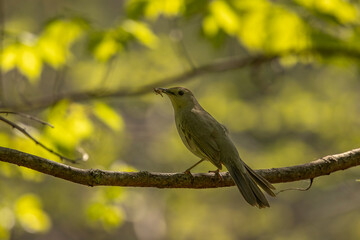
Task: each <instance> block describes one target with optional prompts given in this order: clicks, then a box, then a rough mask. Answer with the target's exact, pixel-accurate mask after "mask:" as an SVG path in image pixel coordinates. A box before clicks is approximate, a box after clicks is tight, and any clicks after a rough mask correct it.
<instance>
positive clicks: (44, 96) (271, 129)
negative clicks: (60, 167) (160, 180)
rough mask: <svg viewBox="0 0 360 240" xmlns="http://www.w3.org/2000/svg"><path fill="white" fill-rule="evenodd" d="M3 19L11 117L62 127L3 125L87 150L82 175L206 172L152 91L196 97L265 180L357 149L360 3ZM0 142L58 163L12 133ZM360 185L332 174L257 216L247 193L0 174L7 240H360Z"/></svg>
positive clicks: (153, 3)
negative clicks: (180, 89)
mask: <svg viewBox="0 0 360 240" xmlns="http://www.w3.org/2000/svg"><path fill="white" fill-rule="evenodd" d="M0 21H1V35H0V37H1V44H0V50H1V53H0V54H1V55H0V59H1V62H0V64H1V71H2V73H1V81H0V86H1V92H0V101H1V102H0V107H1V109H3V110H11V111H21V112H24V113H28V114H31V115H34V116H37V117H39V118H41V119H43V120H45V121H48V122H50V123H51V124H52V125H54V126H55V128H49V127H46V126H42V125H40V124H38V123H36V122H33V121H31V120H29V119H24V118H21V117H19V116H16V115H15V116H10V115H3V116H4V117H6V118H8V119H10V120H12V121H14V122H16V123H18V124H20V125H21V126H23V127H25V128H26V130H27V131H28V132H29V133H31V134H32V135H33V136H34V137H36V138H37V139H38V140H40V141H41V142H42V143H44V144H45V145H46V146H49V147H51V148H53V149H55V150H56V151H59V152H61V153H62V154H64V155H66V156H69V157H72V158H75V157H77V156H78V151H80V152H84V151H85V152H86V153H87V154H89V160H88V161H87V162H82V163H80V164H77V165H76V166H77V167H81V168H99V169H106V170H119V171H137V170H146V171H154V172H181V171H184V170H185V169H186V168H187V167H189V166H190V165H192V164H193V163H195V161H197V160H198V159H196V157H195V156H193V155H192V154H191V153H190V152H189V151H188V150H187V149H186V148H185V146H183V144H182V143H181V140H180V138H179V137H178V134H177V132H176V128H175V125H174V120H173V110H172V107H171V104H170V101H169V100H168V99H167V98H161V97H160V96H158V95H155V94H153V92H152V89H151V87H150V86H152V85H151V84H154V83H158V84H159V85H158V87H170V86H184V87H187V88H189V89H191V90H192V91H193V92H194V94H195V96H196V97H197V98H198V100H199V102H200V103H201V104H202V106H203V107H204V108H205V109H206V110H207V111H208V112H210V113H211V114H212V115H213V116H214V117H215V118H216V119H217V120H218V121H220V122H221V123H223V124H224V125H226V126H227V127H228V129H229V130H230V132H231V136H232V138H233V140H234V142H235V143H236V145H237V148H238V150H239V152H240V155H241V156H242V158H243V159H244V160H245V161H246V162H247V163H248V164H249V165H250V166H251V167H252V168H254V169H257V168H272V167H284V166H291V165H295V164H302V163H306V162H309V161H312V160H315V159H317V158H320V157H323V156H326V155H330V154H335V153H341V152H345V151H348V150H351V149H354V148H358V147H359V145H360V144H359V143H360V94H359V93H360V80H359V76H360V73H359V63H360V61H359V60H360V42H359V40H360V4H359V2H358V1H357V0H292V1H286V0H275V1H269V0H252V1H245V0H213V1H207V0H129V1H116V0H104V1H97V0H87V1H85V0H80V1H69V0H65V1H64V0H61V1H58V0H52V1H48V0H32V1H24V0H0ZM254 57H258V59H260V60H259V61H248V62H249V63H248V64H245V65H243V66H241V65H239V66H235V67H232V68H231V69H230V67H229V66H230V65H231V63H232V59H245V60H246V59H252V58H254ZM224 61H225V62H227V64H225V66H227V67H229V70H227V71H221V70H219V69H217V67H216V66H218V64H221V63H224ZM207 64H213V65H211V67H209V68H207V69H205V70H202V71H197V72H196V69H198V68H199V67H201V66H204V65H207ZM191 71H195V74H193V76H192V77H185V78H182V79H180V80H179V81H177V82H169V81H170V80H171V79H172V78H174V77H176V76H181V75H183V74H184V73H186V72H191ZM89 92H90V93H91V94H88V93H89ZM115 93H118V94H117V95H116V94H115ZM134 93H137V94H134ZM109 95H112V97H109ZM114 95H116V96H114ZM0 144H1V146H3V147H9V148H14V149H17V150H20V151H24V152H28V153H32V154H35V155H38V156H42V157H45V158H48V159H51V160H54V161H60V160H59V159H58V158H57V157H56V156H54V155H51V154H50V153H48V152H46V151H45V150H43V149H42V148H40V147H39V146H36V145H35V144H34V142H32V141H31V140H29V139H28V138H26V137H24V136H23V135H22V134H21V133H19V132H17V131H16V130H15V129H12V128H11V127H10V126H8V125H6V124H5V123H1V124H0ZM208 170H214V167H213V166H212V165H211V164H210V163H203V164H201V165H199V166H198V167H197V168H196V169H195V172H207V171H208ZM359 178H360V175H359V170H358V169H357V168H352V169H348V170H346V171H342V172H337V173H334V174H331V175H330V176H324V177H320V178H317V179H315V181H314V184H313V186H312V188H311V189H310V190H308V191H306V192H301V191H288V192H284V193H281V194H279V195H278V197H277V198H275V199H270V204H271V208H270V209H264V210H258V209H256V208H252V207H250V206H248V205H247V204H246V203H245V202H244V200H243V199H242V197H241V195H240V193H239V192H238V190H237V189H236V188H235V187H232V188H222V189H206V190H191V189H162V190H159V189H151V188H120V187H94V188H91V187H85V186H80V185H76V184H74V183H70V182H66V181H64V180H61V179H57V178H54V177H51V176H45V175H43V174H40V173H37V172H34V171H32V170H29V169H25V168H22V167H18V166H13V165H10V164H8V163H3V162H1V163H0V179H1V180H0V239H6V240H7V239H26V240H31V239H39V240H42V239H44V240H45V239H52V240H57V239H69V240H72V239H74V240H75V239H94V240H97V239H114V238H116V239H140V240H151V239H278V240H280V239H295V240H296V239H301V240H306V239H329V240H331V239H360V182H359V181H358V179H359ZM307 185H308V181H303V182H294V183H288V184H276V187H277V188H278V189H279V190H280V189H285V188H288V187H306V186H307Z"/></svg>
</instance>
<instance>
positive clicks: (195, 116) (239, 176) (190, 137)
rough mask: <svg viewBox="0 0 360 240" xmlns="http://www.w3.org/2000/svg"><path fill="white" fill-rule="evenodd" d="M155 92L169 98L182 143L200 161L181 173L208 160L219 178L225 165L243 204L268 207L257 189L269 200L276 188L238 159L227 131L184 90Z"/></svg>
mask: <svg viewBox="0 0 360 240" xmlns="http://www.w3.org/2000/svg"><path fill="white" fill-rule="evenodd" d="M154 91H155V93H157V94H160V95H161V96H162V93H164V94H166V95H167V96H168V97H169V99H170V101H171V103H172V106H173V109H174V114H175V123H176V128H177V131H178V133H179V135H180V138H181V140H182V142H183V143H184V145H185V146H186V147H187V149H189V150H190V152H192V153H193V154H194V155H195V156H197V157H199V158H200V161H198V162H197V163H195V164H194V165H193V166H191V167H190V168H188V169H187V170H186V171H185V172H184V173H187V174H190V175H191V173H190V170H191V169H192V168H194V167H195V166H197V165H198V164H199V163H201V162H203V161H205V160H208V161H210V162H211V163H212V164H213V165H215V166H216V167H217V170H216V171H212V172H214V173H215V174H216V175H218V177H220V178H221V175H220V173H219V171H220V170H222V165H225V167H226V168H227V170H228V171H229V173H230V175H231V177H232V178H233V180H234V182H235V184H236V185H237V187H238V189H239V191H240V193H241V194H242V196H243V197H244V199H245V200H246V202H248V203H249V204H250V205H252V206H255V207H258V208H266V207H270V204H269V202H268V200H267V199H266V197H265V196H264V193H263V192H262V191H261V190H260V188H259V186H260V187H261V188H262V189H263V190H264V191H265V192H266V193H267V194H269V195H270V196H272V197H275V193H274V192H273V190H275V187H274V186H273V185H272V184H271V183H269V182H268V181H267V180H266V179H265V178H264V177H262V176H261V175H259V174H258V173H256V172H255V171H254V170H252V169H251V168H250V167H249V166H248V165H247V164H246V163H245V162H243V161H242V160H241V158H240V155H239V153H238V151H237V149H236V147H235V145H234V143H233V142H232V140H231V139H230V136H229V132H228V130H227V128H226V127H225V126H224V125H222V124H220V123H219V122H218V121H216V119H215V118H214V117H212V116H211V115H210V114H209V113H208V112H207V111H205V110H204V108H203V107H202V106H201V105H200V104H199V102H198V101H197V100H196V98H195V96H194V95H193V93H192V92H191V91H190V90H189V89H187V88H184V87H171V88H154Z"/></svg>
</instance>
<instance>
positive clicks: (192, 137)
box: [180, 112, 222, 169]
mask: <svg viewBox="0 0 360 240" xmlns="http://www.w3.org/2000/svg"><path fill="white" fill-rule="evenodd" d="M183 119H184V120H183V121H182V123H181V127H180V129H181V131H182V132H183V134H184V137H185V140H186V141H187V143H188V145H189V146H190V147H191V148H195V149H194V150H195V151H198V152H200V153H201V154H202V155H203V156H204V157H206V158H207V159H208V160H209V161H210V162H212V163H213V164H214V165H215V166H216V167H218V168H219V169H221V168H222V166H221V161H220V148H219V145H218V144H217V142H216V138H215V133H216V131H217V130H218V128H219V126H221V125H220V124H219V123H218V122H217V121H216V120H215V119H214V118H212V117H211V116H210V114H208V113H207V112H202V113H192V112H191V113H188V116H187V117H186V118H183Z"/></svg>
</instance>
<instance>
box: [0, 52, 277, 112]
mask: <svg viewBox="0 0 360 240" xmlns="http://www.w3.org/2000/svg"><path fill="white" fill-rule="evenodd" d="M277 57H278V56H265V55H257V56H248V57H245V58H238V57H236V58H234V57H232V58H226V59H219V60H217V61H214V62H212V63H209V64H205V65H202V66H200V67H197V68H193V69H190V70H188V71H186V72H184V73H181V74H178V75H175V76H171V77H166V78H163V79H160V80H157V81H155V82H154V83H151V84H147V85H144V86H141V87H138V88H121V89H115V90H110V89H99V88H97V89H96V90H90V91H79V92H72V93H62V94H61V93H59V94H57V95H56V96H55V97H54V96H45V97H41V98H39V99H35V100H32V101H31V103H27V104H26V105H19V104H14V105H3V104H2V105H0V107H2V108H9V109H12V110H17V111H29V110H37V109H43V108H46V107H49V106H52V105H54V104H56V103H57V102H59V101H61V100H63V99H70V100H72V101H76V102H81V101H86V100H89V99H101V98H113V97H116V98H120V97H132V96H139V95H143V94H146V93H151V92H152V90H153V88H155V87H159V86H161V87H165V86H168V85H170V84H176V83H179V82H186V81H188V80H190V79H192V78H194V77H197V76H201V75H205V74H211V73H218V72H225V71H230V70H234V69H240V68H242V67H246V66H249V65H254V64H261V63H264V62H268V61H271V60H273V59H275V58H277Z"/></svg>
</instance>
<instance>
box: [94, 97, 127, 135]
mask: <svg viewBox="0 0 360 240" xmlns="http://www.w3.org/2000/svg"><path fill="white" fill-rule="evenodd" d="M93 112H94V114H95V116H96V117H97V118H98V119H99V120H101V121H102V122H103V123H105V124H106V125H107V126H109V127H110V128H111V129H113V130H115V131H121V130H123V129H124V125H125V124H124V120H123V119H122V117H121V116H120V115H119V114H118V113H117V112H116V111H114V110H113V109H112V108H111V107H110V106H109V105H107V104H105V103H102V102H96V103H95V104H94V109H93Z"/></svg>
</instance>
